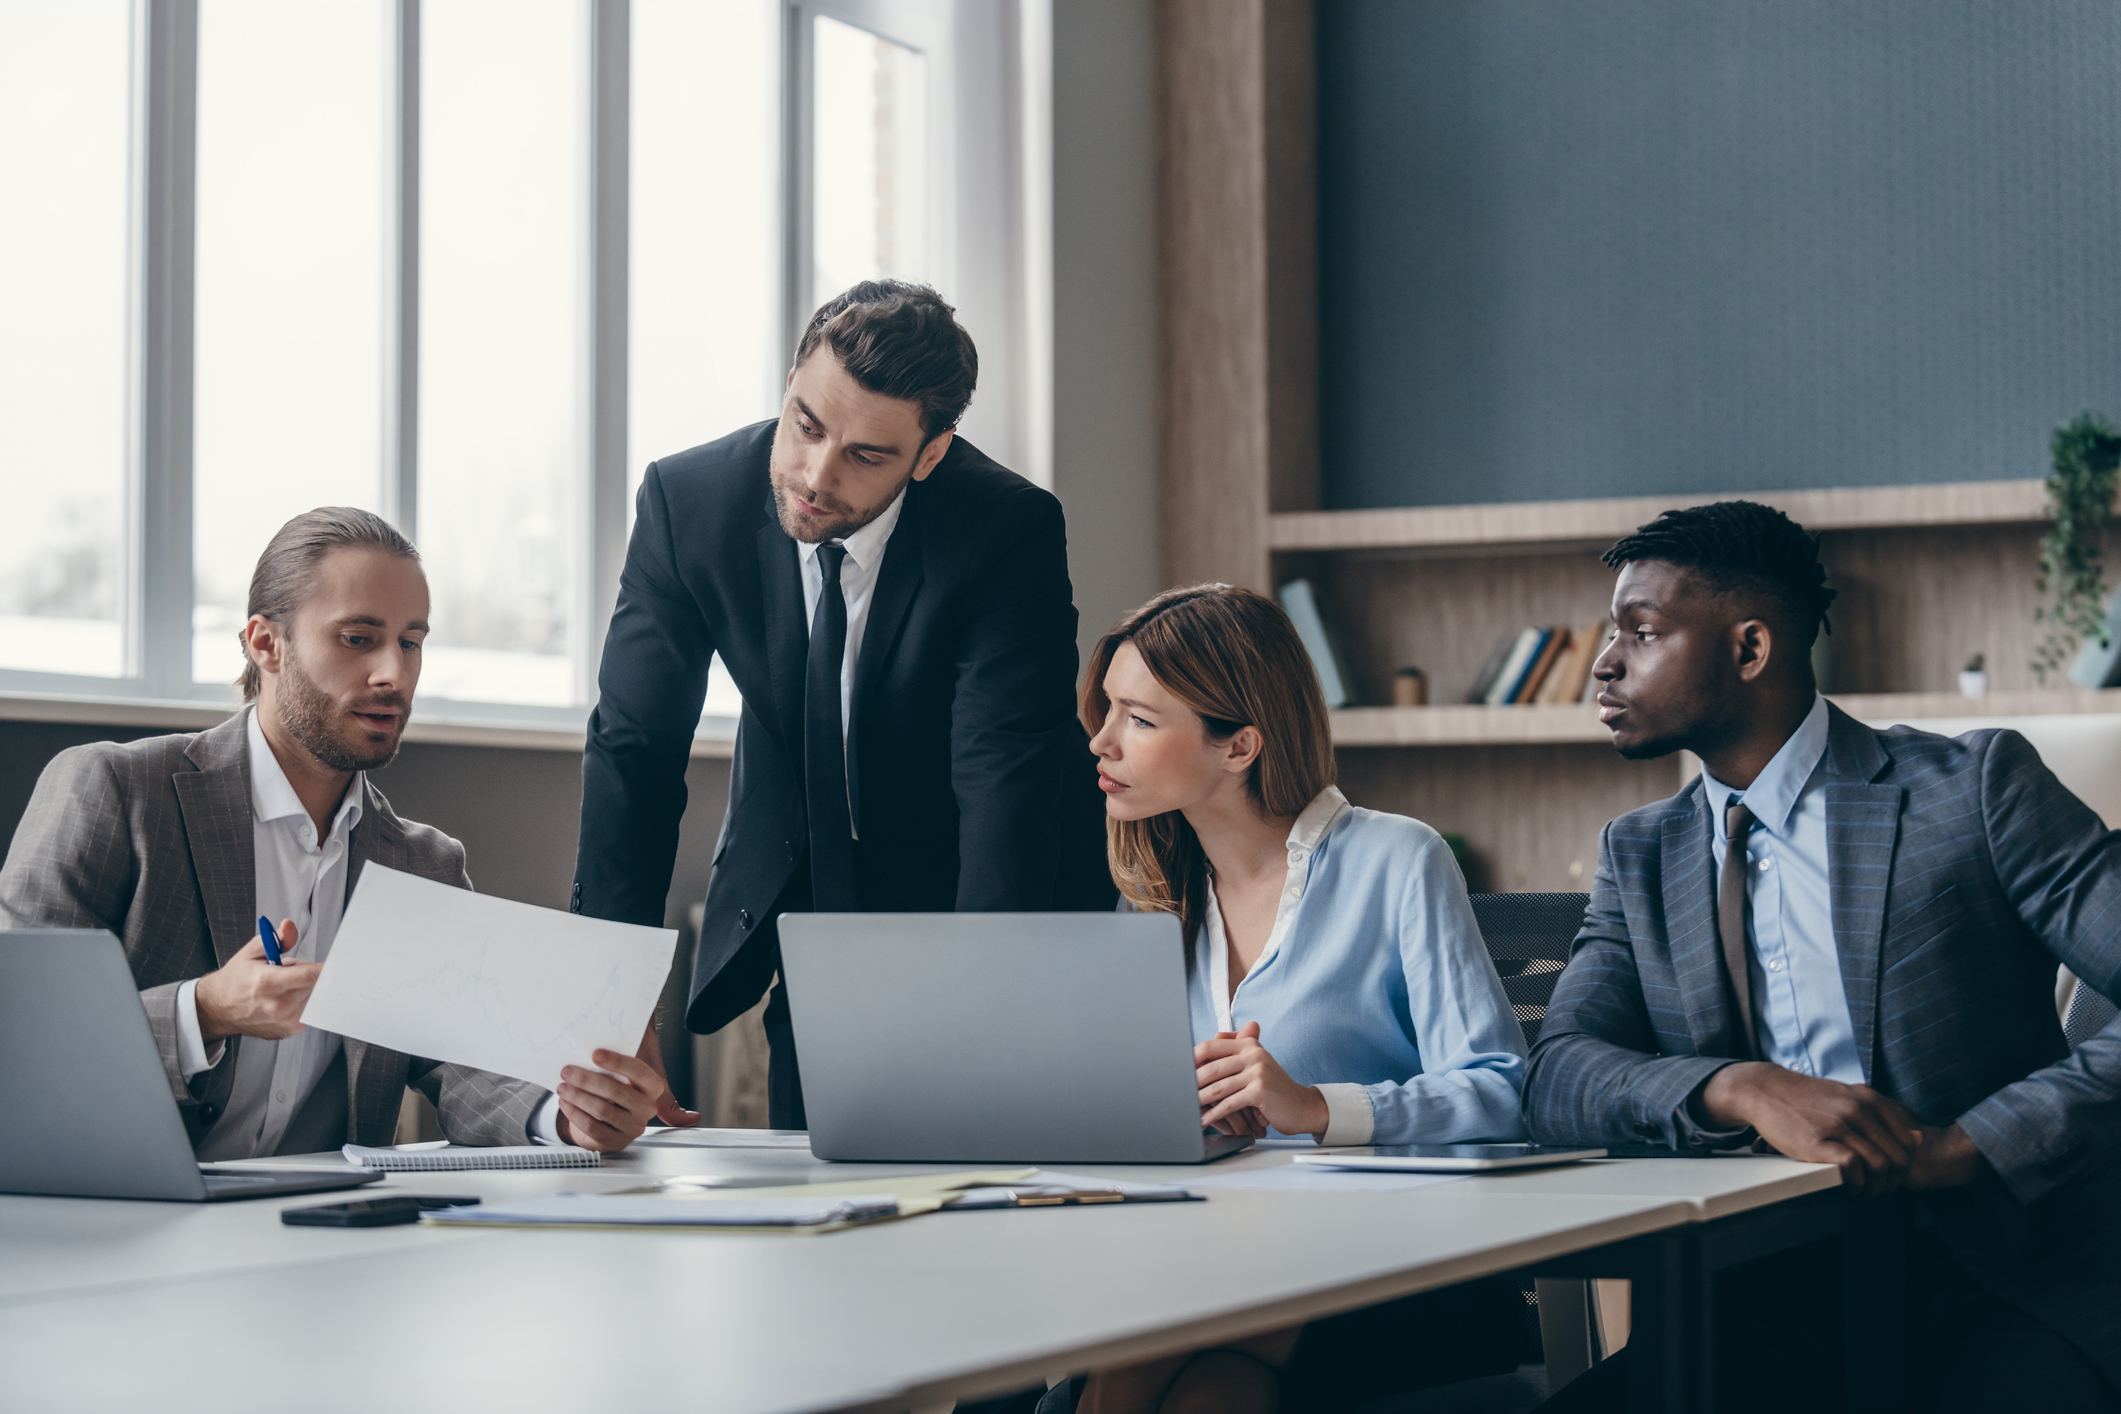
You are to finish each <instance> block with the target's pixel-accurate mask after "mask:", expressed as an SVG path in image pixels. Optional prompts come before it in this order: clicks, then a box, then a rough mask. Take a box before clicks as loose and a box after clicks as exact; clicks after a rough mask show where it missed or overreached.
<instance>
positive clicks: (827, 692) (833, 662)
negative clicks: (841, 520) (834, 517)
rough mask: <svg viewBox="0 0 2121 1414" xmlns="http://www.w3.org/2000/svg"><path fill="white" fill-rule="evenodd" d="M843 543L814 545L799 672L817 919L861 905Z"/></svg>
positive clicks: (813, 904)
mask: <svg viewBox="0 0 2121 1414" xmlns="http://www.w3.org/2000/svg"><path fill="white" fill-rule="evenodd" d="M846 558H847V548H846V546H844V545H820V546H818V547H817V567H818V571H819V573H821V574H822V575H823V576H824V580H825V584H824V588H823V589H822V590H821V591H820V592H819V594H818V596H817V613H816V615H815V616H814V617H812V619H811V620H810V658H809V661H808V663H807V664H806V665H805V667H804V670H803V784H804V791H805V794H806V796H807V798H808V804H809V809H810V906H811V907H812V908H815V909H816V910H817V911H818V912H820V913H851V912H854V911H855V910H856V909H857V908H859V907H860V901H859V899H858V898H857V896H856V893H855V888H854V827H853V823H852V822H851V821H850V820H849V819H848V816H847V736H846V730H845V728H844V727H843V726H842V725H841V718H840V669H841V665H842V663H843V662H844V661H845V659H846V656H847V598H846V596H845V595H844V594H842V593H841V592H840V566H841V564H842V563H843V562H844V561H845V560H846Z"/></svg>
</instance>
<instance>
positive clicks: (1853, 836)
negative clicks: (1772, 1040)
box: [1823, 704, 1901, 1080]
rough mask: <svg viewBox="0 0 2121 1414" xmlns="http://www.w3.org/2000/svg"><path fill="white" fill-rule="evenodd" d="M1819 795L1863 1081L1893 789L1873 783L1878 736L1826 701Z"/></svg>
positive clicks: (1874, 1012)
mask: <svg viewBox="0 0 2121 1414" xmlns="http://www.w3.org/2000/svg"><path fill="white" fill-rule="evenodd" d="M1827 712H1828V735H1827V779H1826V780H1825V782H1824V783H1823V790H1824V792H1825V797H1826V857H1827V892H1828V894H1829V895H1830V896H1831V899H1832V903H1833V913H1834V950H1835V951H1836V952H1837V953H1838V954H1839V955H1840V958H1841V988H1842V992H1843V994H1844V995H1845V996H1846V997H1847V999H1848V1008H1849V1022H1850V1024H1851V1026H1852V1027H1853V1029H1854V1030H1855V1033H1856V1055H1857V1057H1858V1059H1860V1060H1861V1061H1862V1063H1863V1075H1864V1078H1865V1079H1866V1080H1868V1079H1869V1078H1870V1077H1871V1076H1872V1074H1873V1073H1874V1067H1873V1066H1872V1064H1871V1058H1872V1048H1873V1047H1874V1046H1875V1045H1876V1044H1877V1037H1878V959H1879V951H1880V949H1881V948H1882V947H1883V945H1884V935H1885V900H1886V887H1887V885H1888V884H1889V883H1890V882H1891V880H1892V875H1893V851H1894V849H1895V848H1896V847H1897V846H1898V845H1899V842H1900V806H1901V790H1900V787H1898V786H1893V785H1878V784H1874V783H1873V778H1874V777H1876V776H1877V775H1878V774H1879V773H1880V772H1882V771H1883V770H1884V769H1885V768H1886V767H1887V766H1888V765H1890V764H1891V758H1890V757H1888V756H1887V755H1886V754H1885V750H1884V748H1882V747H1881V746H1879V744H1878V734H1877V733H1876V732H1874V731H1872V730H1871V729H1870V728H1869V727H1867V726H1865V725H1863V723H1861V722H1859V721H1856V720H1855V719H1854V718H1853V717H1850V716H1848V715H1847V714H1846V713H1844V712H1843V711H1842V710H1841V709H1840V708H1838V707H1834V706H1832V705H1831V704H1829V706H1828V708H1827Z"/></svg>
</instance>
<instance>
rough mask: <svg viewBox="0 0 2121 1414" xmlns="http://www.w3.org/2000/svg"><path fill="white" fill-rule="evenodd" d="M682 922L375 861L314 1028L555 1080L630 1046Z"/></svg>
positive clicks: (314, 999) (342, 935)
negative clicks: (624, 914)
mask: <svg viewBox="0 0 2121 1414" xmlns="http://www.w3.org/2000/svg"><path fill="white" fill-rule="evenodd" d="M676 946H677V932H676V930H675V929H671V928H642V927H639V926H636V925H635V924H632V923H612V922H608V921H606V920H604V919H601V918H584V917H582V916H581V915H579V914H574V913H561V912H559V911H558V910H556V909H550V908H535V907H533V906H531V905H530V904H527V903H516V902H513V901H512V900H509V899H501V898H493V897H491V896H489V895H486V894H475V893H473V892H471V890H469V889H458V888H451V887H450V886H449V885H447V884H438V883H436V882H434V881H433V880H432V879H421V878H417V877H415V876H413V875H411V874H403V873H400V872H398V871H397V870H395V869H386V868H384V867H383V866H382V865H380V864H370V865H368V866H367V867H366V868H364V869H362V871H361V882H360V883H358V884H356V885H355V886H354V892H353V898H352V899H351V900H350V901H349V902H348V903H347V905H346V916H345V918H344V919H343V920H342V921H341V922H340V924H339V932H338V936H337V937H335V938H334V939H332V944H331V956H330V957H329V958H327V959H326V960H325V963H324V970H323V971H322V972H320V973H319V974H318V975H317V986H316V990H315V991H313V992H311V993H310V994H309V1005H308V1007H306V1008H305V1009H304V1010H303V1013H302V1020H303V1022H304V1023H305V1024H306V1025H310V1026H317V1027H321V1028H323V1029H324V1030H326V1031H336V1032H338V1033H339V1034H340V1035H341V1036H351V1037H353V1038H355V1039H356V1040H360V1041H367V1042H370V1043H371V1044H374V1045H378V1046H388V1047H389V1048H390V1049H392V1050H394V1051H403V1052H405V1053H406V1054H407V1055H414V1056H426V1057H428V1058H429V1059H431V1060H440V1061H451V1062H454V1063H456V1064H458V1065H470V1066H477V1067H478V1068H479V1069H481V1070H491V1071H494V1072H497V1073H498V1074H501V1075H512V1076H515V1077H516V1078H517V1079H520V1080H528V1081H531V1082H532V1083H533V1084H537V1085H542V1086H544V1087H545V1088H546V1089H548V1090H551V1089H555V1088H557V1087H558V1085H559V1083H560V1067H561V1066H564V1065H582V1066H588V1065H592V1064H593V1062H591V1060H590V1059H589V1054H590V1052H591V1051H594V1050H596V1049H597V1048H598V1047H603V1048H605V1049H607V1050H613V1051H620V1052H623V1053H624V1054H626V1055H629V1056H630V1055H632V1054H633V1053H634V1052H635V1051H637V1050H639V1049H640V1046H641V1034H642V1033H643V1032H644V1031H646V1030H647V1029H648V1017H649V1014H650V1013H651V1012H653V1011H654V1010H655V1001H656V998H657V997H658V996H659V995H661V993H662V990H663V981H664V979H665V978H666V977H668V976H669V975H670V960H671V953H672V952H673V950H674V949H675V948H676Z"/></svg>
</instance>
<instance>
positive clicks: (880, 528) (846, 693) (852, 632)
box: [796, 486, 906, 839]
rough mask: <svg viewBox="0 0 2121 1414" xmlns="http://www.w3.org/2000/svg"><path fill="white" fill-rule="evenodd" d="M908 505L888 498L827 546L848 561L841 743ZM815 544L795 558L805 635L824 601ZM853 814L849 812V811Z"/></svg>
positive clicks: (843, 566)
mask: <svg viewBox="0 0 2121 1414" xmlns="http://www.w3.org/2000/svg"><path fill="white" fill-rule="evenodd" d="M905 504H906V488H905V487H903V486H902V487H900V488H899V493H898V494H897V495H896V496H893V497H892V498H891V504H890V505H888V506H886V507H884V513H883V514H882V515H880V516H878V517H877V518H876V519H875V520H873V521H870V522H869V523H868V524H867V525H865V526H863V527H862V528H861V529H860V530H857V531H855V532H854V534H852V535H850V536H848V537H847V538H846V539H844V540H828V541H826V542H825V543H826V544H828V545H840V546H844V547H845V548H846V551H847V558H846V559H844V560H842V561H841V562H840V594H841V596H842V597H844V598H845V599H846V601H847V652H846V656H844V657H843V658H841V660H840V739H841V740H842V741H845V740H846V739H847V729H848V726H849V724H850V723H851V722H852V720H853V714H854V670H855V668H856V666H857V665H858V664H860V662H861V661H862V633H863V631H864V630H865V629H867V628H868V627H869V601H870V600H872V599H874V598H875V597H876V580H877V574H878V572H879V571H880V570H882V569H883V567H884V548H885V546H886V545H888V544H889V543H890V540H891V532H892V531H894V530H896V529H897V528H898V517H899V512H900V511H901V510H902V509H904V507H905ZM817 549H818V547H817V546H816V545H812V544H806V543H804V542H801V541H798V542H797V543H796V557H797V559H798V560H799V561H800V562H801V565H802V570H803V633H804V635H805V637H806V638H807V636H808V635H809V632H810V626H811V625H812V624H813V623H815V622H816V621H817V601H818V600H819V599H820V598H822V597H824V593H825V571H824V570H823V569H821V568H819V566H818V562H817ZM850 813H851V812H850ZM852 823H853V825H854V833H855V838H856V839H860V838H861V822H860V821H858V820H857V821H853V822H852Z"/></svg>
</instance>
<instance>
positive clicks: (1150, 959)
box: [780, 913, 1252, 1164]
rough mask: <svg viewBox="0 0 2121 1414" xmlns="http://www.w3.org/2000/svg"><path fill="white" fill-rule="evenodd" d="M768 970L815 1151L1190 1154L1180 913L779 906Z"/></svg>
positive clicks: (1187, 1158)
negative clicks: (775, 968)
mask: <svg viewBox="0 0 2121 1414" xmlns="http://www.w3.org/2000/svg"><path fill="white" fill-rule="evenodd" d="M780 934H781V973H782V976H783V977H784V978H785V979H786V981H787V983H788V1004H789V1008H790V1010H791V1012H792V1016H793V1020H794V1024H795V1049H796V1055H797V1056H798V1057H799V1058H800V1061H801V1066H802V1076H803V1107H804V1109H805V1110H806V1111H807V1112H808V1114H809V1118H810V1152H811V1153H813V1154H815V1155H817V1157H819V1158H821V1159H867V1160H883V1161H889V1162H900V1163H906V1162H913V1163H1027V1164H1028V1163H1072V1164H1089V1163H1106V1164H1197V1163H1205V1162H1207V1161H1208V1160H1210V1159H1219V1158H1222V1157H1223V1156H1225V1155H1227V1154H1234V1153H1236V1152H1237V1151H1238V1150H1240V1149H1243V1148H1245V1147H1247V1146H1248V1145H1249V1144H1250V1143H1251V1142H1252V1141H1251V1140H1250V1139H1248V1138H1239V1137H1233V1136H1230V1135H1225V1134H1217V1133H1214V1132H1212V1131H1208V1130H1203V1129H1202V1128H1201V1123H1200V1089H1199V1086H1198V1085H1197V1084H1196V1083H1195V1080H1194V1067H1193V1032H1192V1025H1191V1022H1190V1021H1189V1020H1188V1016H1187V1009H1186V964H1185V952H1184V947H1183V945H1182V942H1181V938H1180V933H1179V925H1178V920H1177V919H1176V918H1173V917H1171V916H1170V915H1169V914H1155V913H787V914H783V915H781V920H780Z"/></svg>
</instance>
